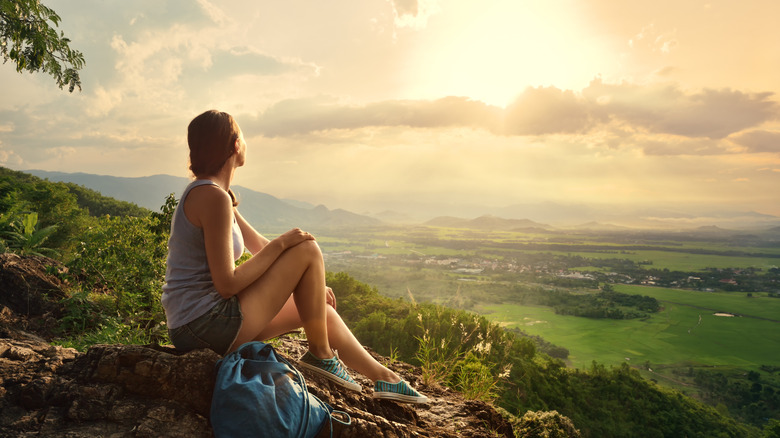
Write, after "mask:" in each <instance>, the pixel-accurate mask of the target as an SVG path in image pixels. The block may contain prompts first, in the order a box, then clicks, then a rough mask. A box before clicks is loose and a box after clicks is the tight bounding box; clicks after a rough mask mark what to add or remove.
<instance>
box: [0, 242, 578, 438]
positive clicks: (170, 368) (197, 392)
mask: <svg viewBox="0 0 780 438" xmlns="http://www.w3.org/2000/svg"><path fill="white" fill-rule="evenodd" d="M0 267H2V269H1V270H0V288H2V290H4V291H5V293H4V294H3V295H0V382H1V383H0V437H12V436H13V437H18V436H33V435H34V436H44V437H65V436H67V437H71V438H81V437H85V438H86V437H89V438H92V437H96V436H116V437H119V436H121V437H125V436H134V437H165V436H182V437H183V436H186V437H210V436H212V432H211V428H210V425H209V420H208V418H209V408H210V403H211V393H212V388H213V385H214V376H215V364H216V361H217V360H218V359H219V356H218V355H217V354H215V353H213V352H212V351H210V350H195V351H192V352H189V353H187V354H181V353H178V352H176V350H175V349H174V348H173V347H171V346H140V345H95V346H92V347H90V348H89V350H88V351H86V352H85V353H80V352H78V351H76V350H74V349H71V348H63V347H59V346H53V345H51V344H50V343H49V342H48V341H47V339H46V338H48V337H50V336H51V331H50V328H51V324H52V321H51V319H52V318H55V317H57V316H59V315H62V314H63V309H62V308H61V307H60V306H61V305H60V304H58V302H57V301H55V300H52V298H53V297H56V296H63V295H64V294H65V292H64V291H63V288H64V287H65V285H64V284H63V283H62V282H61V281H60V280H59V279H58V278H57V277H56V276H54V275H51V274H49V273H48V272H50V271H51V269H50V268H51V267H54V268H59V269H61V268H62V266H61V265H59V264H58V263H57V262H55V261H54V260H51V259H45V258H23V257H18V256H15V255H13V254H0ZM30 303H33V305H32V306H31V305H30ZM275 345H276V348H277V350H278V351H279V352H281V353H282V355H283V356H286V357H287V358H288V359H289V360H294V358H297V357H299V356H300V355H302V354H303V352H304V351H305V349H306V345H305V342H304V341H302V340H301V339H299V338H291V337H283V338H281V339H280V340H279V341H278V342H277V343H276V344H275ZM372 354H374V353H372ZM374 356H375V357H377V359H379V360H381V361H383V362H385V363H391V365H390V366H391V367H392V368H393V370H394V371H396V372H397V373H399V374H401V375H402V376H403V377H404V378H405V379H407V380H408V381H410V382H412V383H413V384H414V385H415V386H417V387H420V388H421V389H422V390H424V391H425V393H426V394H427V395H428V396H429V397H430V398H431V399H432V402H431V403H430V404H427V405H422V406H417V407H414V406H410V405H403V404H396V403H394V402H390V401H376V400H374V399H372V398H370V391H368V390H364V391H363V392H362V393H359V394H355V393H351V392H345V391H343V390H341V389H339V388H338V387H336V386H335V385H333V384H331V383H329V382H328V381H327V380H325V379H323V378H320V377H318V376H316V375H311V374H309V373H306V374H305V377H306V379H307V386H308V388H309V391H310V392H312V393H313V394H315V395H316V396H318V397H319V398H320V399H322V400H324V401H325V402H327V403H328V404H330V405H331V406H333V407H336V408H337V409H340V410H343V411H346V412H347V413H349V415H350V416H351V418H352V425H351V426H349V427H347V428H345V429H343V431H342V433H341V435H340V436H342V437H345V438H346V437H369V436H371V437H374V436H376V437H379V436H388V437H389V436H393V437H442V438H455V437H473V438H496V437H510V438H511V437H512V436H514V435H513V427H512V425H511V424H510V423H509V421H508V420H507V419H506V418H504V417H502V416H501V415H500V414H499V413H498V411H497V410H496V409H495V408H494V407H493V406H492V405H490V404H488V403H485V402H480V401H475V400H468V399H466V398H464V397H463V396H462V395H461V394H459V393H458V392H456V391H453V390H451V389H449V388H445V387H441V386H427V385H424V384H422V383H420V370H419V368H417V367H413V366H411V365H409V364H405V363H402V362H398V361H395V362H392V361H389V360H388V358H385V357H381V356H378V355H376V354H374ZM357 380H358V382H359V383H361V384H362V385H363V386H364V387H365V388H370V384H371V382H370V381H368V380H367V379H365V378H362V377H360V376H357ZM527 417H528V423H529V424H531V425H537V426H538V425H539V421H540V418H542V419H544V420H543V421H545V422H547V424H554V423H560V424H563V425H568V429H560V430H559V429H556V428H555V427H554V426H550V427H547V426H545V429H542V430H538V431H537V433H536V434H534V435H533V436H542V435H541V434H542V433H561V432H562V431H563V430H568V432H567V433H565V436H575V437H576V436H579V434H578V433H577V432H576V431H574V430H573V429H572V428H571V423H570V422H569V421H568V420H567V419H566V418H564V417H561V416H559V415H557V413H531V414H529V415H527ZM523 427H525V426H524V423H519V428H523ZM518 430H520V429H518ZM555 436H564V435H555Z"/></svg>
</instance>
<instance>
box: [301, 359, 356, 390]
mask: <svg viewBox="0 0 780 438" xmlns="http://www.w3.org/2000/svg"><path fill="white" fill-rule="evenodd" d="M298 365H300V366H301V368H305V369H307V370H309V371H313V372H315V373H317V374H319V375H321V376H323V377H326V378H327V379H329V380H330V381H332V382H333V383H335V384H337V385H340V386H343V387H344V388H347V389H351V390H353V391H358V392H360V390H361V389H362V387H361V386H360V385H358V384H357V383H356V382H355V381H354V380H353V379H352V377H350V376H349V374H347V370H346V369H345V368H344V364H342V363H341V361H340V360H339V356H338V354H337V355H335V356H333V358H332V359H319V358H317V357H316V356H315V355H313V354H311V352H310V351H307V352H306V354H304V355H303V356H301V358H300V359H298Z"/></svg>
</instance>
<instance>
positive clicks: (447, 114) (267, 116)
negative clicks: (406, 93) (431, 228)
mask: <svg viewBox="0 0 780 438" xmlns="http://www.w3.org/2000/svg"><path fill="white" fill-rule="evenodd" d="M500 115H501V109H500V108H498V107H494V106H490V105H487V104H485V103H482V102H479V101H474V100H469V99H467V98H463V97H446V98H443V99H438V100H433V101H425V100H392V101H383V102H376V103H371V104H367V105H363V106H348V105H344V104H341V103H339V102H338V101H336V100H335V99H332V98H324V97H320V98H310V99H294V100H293V99H290V100H284V101H281V102H279V103H277V104H275V105H273V106H271V107H270V108H268V109H267V110H266V111H265V112H264V113H263V114H262V115H261V116H260V117H259V118H257V119H255V120H251V118H249V119H250V122H249V123H250V124H251V126H252V127H253V128H254V129H256V130H257V131H259V132H261V133H262V134H263V135H265V136H267V137H276V136H286V135H298V134H306V133H310V132H314V131H324V130H330V129H359V128H364V127H370V126H408V127H413V128H439V127H454V126H466V127H474V128H479V127H482V128H487V129H491V130H493V131H495V130H498V129H499V120H500ZM242 125H243V123H242ZM247 126H250V125H247ZM245 130H246V129H245Z"/></svg>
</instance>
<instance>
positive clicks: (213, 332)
mask: <svg viewBox="0 0 780 438" xmlns="http://www.w3.org/2000/svg"><path fill="white" fill-rule="evenodd" d="M243 320H244V317H243V315H242V314H241V304H240V303H239V302H238V297H237V296H235V295H234V296H232V297H230V298H228V299H227V300H221V301H220V302H218V303H217V304H215V305H214V307H212V308H211V310H209V311H208V312H206V313H205V314H204V315H202V316H199V317H198V318H197V319H195V320H194V321H191V322H189V323H187V324H184V325H183V326H181V327H176V328H175V329H168V335H169V336H170V337H171V342H173V345H174V346H175V347H176V349H177V350H181V351H190V350H195V349H198V348H209V349H211V350H213V351H215V352H216V353H217V354H219V355H223V356H224V355H225V353H227V351H228V348H230V346H231V345H232V344H233V342H234V341H235V340H236V336H238V330H239V329H240V328H241V322H242V321H243Z"/></svg>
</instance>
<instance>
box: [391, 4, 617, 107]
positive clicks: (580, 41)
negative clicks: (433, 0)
mask: <svg viewBox="0 0 780 438" xmlns="http://www.w3.org/2000/svg"><path fill="white" fill-rule="evenodd" d="M576 7H577V6H576V5H575V4H572V5H571V8H569V10H566V9H567V8H561V6H560V3H558V4H557V5H555V7H553V6H551V5H549V4H548V3H547V2H517V1H516V0H504V1H492V2H452V3H448V4H446V5H445V6H442V11H441V14H440V16H437V17H434V18H433V19H431V21H430V22H429V25H428V27H427V28H426V29H425V30H424V31H422V33H423V34H422V35H420V37H419V44H418V45H417V46H416V47H415V50H414V54H413V55H412V56H411V57H410V58H411V59H410V64H411V65H410V66H409V68H408V71H410V74H409V81H408V84H409V85H408V90H407V93H406V94H408V95H409V94H412V95H414V94H416V95H418V96H419V97H423V98H436V97H441V96H445V95H459V96H467V97H471V98H473V99H478V100H482V101H484V102H486V103H490V104H493V105H498V106H506V105H507V104H508V103H509V102H511V101H512V100H513V99H514V97H515V96H517V94H519V93H520V92H522V91H523V90H524V89H525V88H527V87H529V86H555V87H558V88H562V89H582V88H584V87H585V86H587V84H588V83H589V82H590V80H592V79H593V77H595V76H597V75H598V65H599V63H600V62H601V61H602V59H603V58H604V56H603V54H600V53H598V51H599V50H601V47H602V45H601V44H593V41H592V40H593V38H594V37H591V36H587V35H584V34H583V31H582V26H579V24H578V21H577V14H576ZM562 9H564V10H562Z"/></svg>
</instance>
